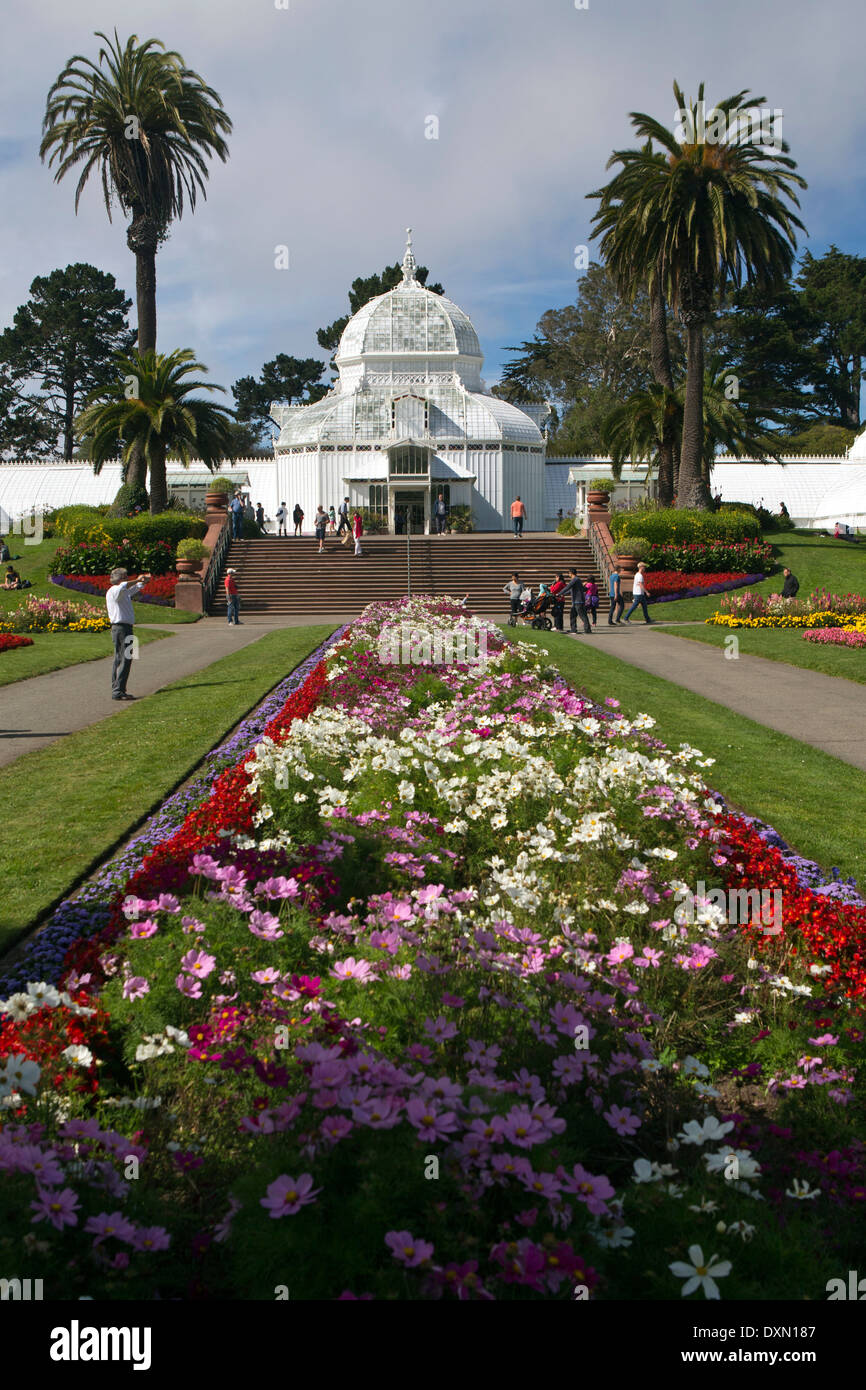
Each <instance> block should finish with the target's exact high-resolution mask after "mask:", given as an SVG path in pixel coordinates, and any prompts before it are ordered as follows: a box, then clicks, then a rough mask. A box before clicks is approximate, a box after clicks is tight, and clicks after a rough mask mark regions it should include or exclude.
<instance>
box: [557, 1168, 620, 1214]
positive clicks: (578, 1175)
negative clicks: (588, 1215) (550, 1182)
mask: <svg viewBox="0 0 866 1390" xmlns="http://www.w3.org/2000/svg"><path fill="white" fill-rule="evenodd" d="M556 1175H557V1177H558V1178H560V1179H561V1180H562V1190H563V1192H573V1193H574V1195H575V1196H576V1197H577V1199H578V1201H580V1202H585V1203H586V1206H587V1208H588V1210H589V1211H590V1212H592V1214H593V1216H604V1215H605V1214H606V1213H607V1202H608V1199H609V1198H611V1197H614V1196H615V1195H616V1191H615V1189H614V1188H613V1187H612V1186H611V1184H610V1182H609V1181H608V1179H607V1178H605V1177H596V1176H594V1175H593V1174H592V1173H588V1172H587V1171H586V1169H585V1168H583V1167H581V1165H580V1164H579V1163H575V1165H574V1167H573V1168H572V1170H571V1174H570V1175H569V1174H568V1173H566V1171H565V1169H564V1168H558V1169H557V1170H556Z"/></svg>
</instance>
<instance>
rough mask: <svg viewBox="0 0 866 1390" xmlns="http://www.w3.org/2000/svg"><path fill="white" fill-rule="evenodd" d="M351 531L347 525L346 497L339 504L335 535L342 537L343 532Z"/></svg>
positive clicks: (347, 505)
mask: <svg viewBox="0 0 866 1390" xmlns="http://www.w3.org/2000/svg"><path fill="white" fill-rule="evenodd" d="M351 529H352V528H351V525H350V523H349V499H348V497H344V498H343V500H342V502H341V503H340V524H339V526H338V527H337V535H338V536H342V534H343V532H344V531H350V530H351Z"/></svg>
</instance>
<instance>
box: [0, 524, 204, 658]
mask: <svg viewBox="0 0 866 1390" xmlns="http://www.w3.org/2000/svg"><path fill="white" fill-rule="evenodd" d="M7 543H8V546H9V550H10V552H11V553H12V554H13V555H17V556H18V557H19V558H18V559H17V560H15V561H14V565H15V568H16V569H17V571H18V573H19V574H20V575H21V578H22V579H29V580H30V583H31V584H32V586H33V587H32V588H31V589H26V590H25V591H24V592H23V593H22V592H20V591H16V592H13V593H5V592H4V591H3V590H2V589H0V613H4V612H8V611H9V609H10V608H17V607H18V605H19V604H20V603H22V602H23V601H24V600H25V599H28V598H33V597H36V598H46V597H47V598H56V599H61V600H62V599H67V600H69V601H70V602H72V603H92V604H93V606H94V607H95V608H104V607H105V599H104V598H103V597H102V596H101V595H100V594H78V593H75V592H74V590H72V589H61V588H60V586H59V585H58V584H51V583H49V580H48V576H49V575H50V573H51V562H52V560H53V559H54V552H55V551H56V550H57V549H58V548H59V547H60V546H61V545H65V544H66V542H65V540H64V538H63V537H62V536H55V537H53V539H51V540H44V541H40V542H39V544H38V545H25V543H24V537H23V536H16V535H12V536H9V537H8V539H7ZM5 574H6V567H5V565H4V566H3V567H2V569H0V575H5ZM132 606H133V609H134V610H135V620H136V622H138V623H196V622H198V618H199V615H198V614H197V613H184V612H182V611H181V610H179V609H175V608H163V607H162V606H161V605H160V604H158V603H133V605H132ZM63 664H64V665H66V663H65V662H64V663H63Z"/></svg>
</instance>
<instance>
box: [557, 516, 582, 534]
mask: <svg viewBox="0 0 866 1390" xmlns="http://www.w3.org/2000/svg"><path fill="white" fill-rule="evenodd" d="M556 530H557V533H558V534H559V535H560V536H576V535H578V533H579V530H580V528H579V527H578V525H577V522H576V521H575V519H574V517H573V516H564V517H563V518H562V521H560V523H559V525H558V526H557V528H556Z"/></svg>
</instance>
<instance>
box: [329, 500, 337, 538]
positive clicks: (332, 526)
mask: <svg viewBox="0 0 866 1390" xmlns="http://www.w3.org/2000/svg"><path fill="white" fill-rule="evenodd" d="M328 528H329V530H330V532H331V535H333V534H334V532H335V531H336V529H337V513H336V512H335V511H334V504H333V502H332V503H331V505H330V507H329V508H328Z"/></svg>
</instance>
